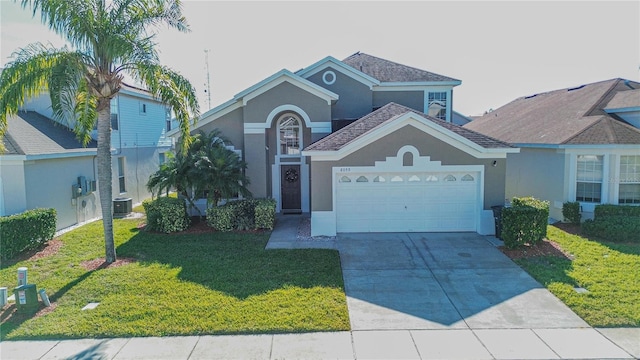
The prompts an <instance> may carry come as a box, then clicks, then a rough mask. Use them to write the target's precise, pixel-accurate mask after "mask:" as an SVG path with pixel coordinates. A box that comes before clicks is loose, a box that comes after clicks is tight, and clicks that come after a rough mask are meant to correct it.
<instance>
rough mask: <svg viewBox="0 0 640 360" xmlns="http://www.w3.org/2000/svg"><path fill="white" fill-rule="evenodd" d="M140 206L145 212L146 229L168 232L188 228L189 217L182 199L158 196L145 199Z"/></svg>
mask: <svg viewBox="0 0 640 360" xmlns="http://www.w3.org/2000/svg"><path fill="white" fill-rule="evenodd" d="M142 206H143V207H144V211H145V212H146V213H147V230H150V231H157V232H162V233H166V234H169V233H172V232H178V231H184V230H186V229H188V228H189V224H190V222H191V219H189V215H188V214H187V206H186V205H185V203H184V200H183V199H177V198H173V197H159V198H157V199H155V200H145V201H144V202H143V203H142Z"/></svg>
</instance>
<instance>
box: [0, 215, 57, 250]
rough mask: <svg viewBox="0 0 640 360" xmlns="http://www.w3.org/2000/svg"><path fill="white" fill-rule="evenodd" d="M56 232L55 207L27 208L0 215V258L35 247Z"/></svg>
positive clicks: (45, 241)
mask: <svg viewBox="0 0 640 360" xmlns="http://www.w3.org/2000/svg"><path fill="white" fill-rule="evenodd" d="M55 233H56V209H34V210H27V211H25V212H23V213H21V214H16V215H11V216H4V217H0V258H1V259H2V260H6V259H10V258H13V257H15V256H16V255H18V254H20V253H21V252H23V251H27V250H34V249H37V248H38V247H39V246H40V245H42V244H45V243H47V242H48V241H49V240H51V239H53V236H54V235H55Z"/></svg>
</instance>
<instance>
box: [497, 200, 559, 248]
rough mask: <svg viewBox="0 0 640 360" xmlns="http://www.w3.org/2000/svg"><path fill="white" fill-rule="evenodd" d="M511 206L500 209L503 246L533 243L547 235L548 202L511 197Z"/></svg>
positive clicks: (514, 246)
mask: <svg viewBox="0 0 640 360" xmlns="http://www.w3.org/2000/svg"><path fill="white" fill-rule="evenodd" d="M511 205H512V206H511V207H505V208H503V209H502V220H501V221H502V231H501V234H500V235H501V237H502V240H503V241H504V245H505V247H507V248H509V249H513V248H516V247H518V246H521V245H524V244H531V245H533V244H535V243H538V242H539V241H542V239H544V238H545V236H547V223H548V219H549V203H548V202H546V201H541V200H537V199H535V198H532V197H524V198H513V200H512V202H511Z"/></svg>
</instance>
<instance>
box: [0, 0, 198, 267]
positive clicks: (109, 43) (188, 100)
mask: <svg viewBox="0 0 640 360" xmlns="http://www.w3.org/2000/svg"><path fill="white" fill-rule="evenodd" d="M21 4H22V7H23V8H27V7H29V8H31V10H32V11H33V12H34V14H35V13H37V12H40V15H41V18H42V21H43V22H44V23H46V24H47V25H48V26H49V28H50V29H51V30H53V31H54V32H56V33H58V34H60V35H61V36H62V37H64V38H65V39H66V40H67V41H68V42H69V44H70V45H71V48H67V47H65V48H62V49H53V48H49V47H46V46H44V45H42V44H33V45H29V46H27V47H25V48H22V49H19V50H17V51H16V52H15V53H14V57H13V59H12V61H11V62H10V63H9V64H7V66H6V68H5V69H4V70H3V72H2V74H1V75H0V136H2V135H4V132H5V131H6V127H7V116H10V115H15V114H16V113H17V111H18V109H19V107H20V106H22V104H23V103H24V101H25V99H27V98H29V97H32V96H35V95H38V94H40V93H43V92H48V93H49V95H50V97H51V104H52V108H53V111H54V114H55V116H56V117H58V118H59V119H66V120H67V121H68V123H69V125H70V126H72V127H73V129H74V131H75V132H76V134H77V136H78V138H79V139H81V140H82V141H83V142H84V143H85V144H86V143H87V142H88V141H89V139H90V133H91V130H92V129H93V128H94V125H95V124H96V122H97V141H98V148H97V165H98V166H97V167H98V184H99V188H98V191H99V194H100V203H101V210H102V216H103V219H104V236H105V249H106V251H105V252H106V256H105V260H106V262H107V263H111V262H113V261H115V260H116V253H115V246H114V241H113V216H112V205H111V202H112V185H111V176H112V173H111V172H112V169H111V166H112V165H111V151H110V147H111V126H110V125H111V124H110V102H111V99H112V98H113V97H114V96H115V95H116V94H117V93H118V91H119V90H120V88H121V86H122V82H123V78H124V75H125V74H128V75H129V76H131V77H132V78H133V79H134V80H136V81H138V82H140V83H141V84H143V85H145V86H146V87H147V88H148V89H149V91H150V92H151V93H152V94H153V95H154V96H155V97H156V98H158V99H159V100H160V101H162V102H163V103H165V104H167V105H168V106H170V107H171V109H172V110H173V112H174V114H175V116H176V118H177V120H178V121H179V123H180V127H181V130H182V138H183V139H187V140H188V138H189V121H190V118H191V117H193V118H196V117H197V116H198V115H199V114H198V111H199V108H198V102H197V100H196V96H195V91H194V89H193V86H192V85H191V84H190V83H189V82H188V81H187V80H186V79H185V78H184V77H183V76H181V75H180V74H178V73H176V72H174V71H172V70H171V69H169V68H167V67H165V66H162V65H161V64H160V63H159V59H158V54H157V52H156V50H155V45H156V43H155V40H154V33H153V32H152V31H154V30H156V27H157V26H158V25H163V24H165V25H167V26H168V27H170V28H174V29H177V30H179V31H188V26H187V23H186V20H185V18H184V17H183V15H182V5H181V2H180V0H112V1H105V0H30V1H29V0H23V1H21Z"/></svg>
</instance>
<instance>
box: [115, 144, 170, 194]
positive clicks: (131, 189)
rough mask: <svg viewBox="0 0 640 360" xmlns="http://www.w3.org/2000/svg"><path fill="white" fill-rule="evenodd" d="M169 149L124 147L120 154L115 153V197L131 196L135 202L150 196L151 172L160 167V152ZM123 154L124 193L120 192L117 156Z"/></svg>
mask: <svg viewBox="0 0 640 360" xmlns="http://www.w3.org/2000/svg"><path fill="white" fill-rule="evenodd" d="M168 150H169V149H168V148H165V149H162V148H155V147H140V148H133V149H122V151H121V152H120V153H119V154H116V155H113V157H112V162H113V167H112V172H113V173H112V174H113V197H114V198H117V197H123V198H131V199H132V201H133V203H134V204H137V203H140V202H142V201H143V200H145V199H147V198H150V197H151V193H150V192H149V191H148V190H147V181H149V177H150V176H151V174H153V173H155V172H156V171H158V169H159V168H160V159H159V156H160V155H159V154H160V152H162V151H168ZM121 156H124V157H125V190H126V191H125V192H124V193H120V189H119V182H118V161H117V158H118V157H121ZM165 159H166V158H165Z"/></svg>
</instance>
